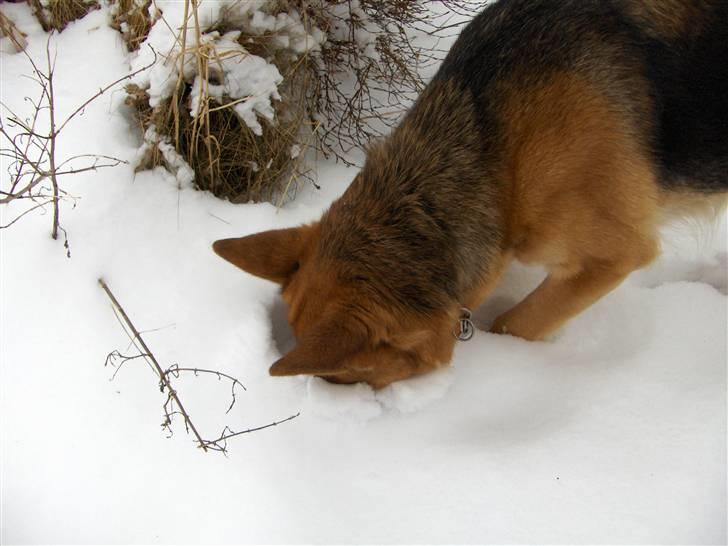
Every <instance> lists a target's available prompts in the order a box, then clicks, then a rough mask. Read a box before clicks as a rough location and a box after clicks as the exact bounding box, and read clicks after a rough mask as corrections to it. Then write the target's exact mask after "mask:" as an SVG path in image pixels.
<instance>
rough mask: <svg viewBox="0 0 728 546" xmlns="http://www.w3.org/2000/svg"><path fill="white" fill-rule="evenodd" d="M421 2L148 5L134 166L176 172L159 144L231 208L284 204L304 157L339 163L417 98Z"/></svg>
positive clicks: (135, 100) (136, 94) (135, 95)
mask: <svg viewBox="0 0 728 546" xmlns="http://www.w3.org/2000/svg"><path fill="white" fill-rule="evenodd" d="M124 1H125V2H126V3H127V4H128V3H129V2H130V1H131V0H124ZM135 1H137V2H138V5H136V9H140V6H142V5H143V4H141V3H140V2H141V0H135ZM424 4H426V2H422V1H420V0H395V1H389V2H384V1H382V0H346V1H344V0H306V1H304V0H247V1H245V2H240V1H238V0H220V1H214V2H212V1H209V2H207V1H204V0H202V1H200V2H198V3H196V4H193V3H192V2H191V1H190V0H186V1H184V2H180V1H175V0H162V1H158V2H155V3H154V6H155V8H156V9H159V10H161V13H162V15H161V18H160V19H159V20H158V21H157V22H156V23H155V24H154V25H153V26H152V27H151V30H150V31H149V33H148V36H147V37H146V39H145V40H144V41H143V43H141V45H140V47H139V50H138V52H137V53H136V55H135V57H134V59H133V61H132V70H137V69H139V68H141V67H143V66H146V65H148V64H150V63H154V65H153V67H152V68H151V69H150V70H148V71H145V72H143V73H142V74H140V75H139V76H138V77H137V78H136V79H135V81H134V83H133V85H131V86H129V88H128V90H127V91H128V93H129V96H130V99H129V101H128V102H129V104H131V105H132V106H134V107H135V108H136V111H137V113H138V116H139V118H140V121H141V124H142V127H143V128H144V129H145V130H147V129H148V128H149V127H150V126H154V127H155V131H151V132H150V131H147V132H146V136H147V137H149V136H152V137H154V139H155V140H151V141H150V140H149V138H147V139H146V143H145V148H144V151H145V153H144V154H142V156H141V157H142V161H141V163H140V168H146V167H152V166H156V165H160V164H162V165H164V166H166V167H167V168H169V169H170V170H171V171H173V172H178V169H176V167H175V165H171V164H170V163H169V161H167V157H166V155H165V154H164V153H162V152H161V150H159V149H158V148H159V146H158V143H159V142H171V143H172V144H173V145H174V147H175V150H176V152H177V153H178V155H179V156H180V157H181V158H183V159H184V160H185V161H186V162H187V163H188V165H189V167H190V168H191V169H192V171H193V172H194V182H195V185H196V187H198V188H200V189H205V190H210V191H212V192H213V193H214V194H215V195H217V196H219V197H223V198H227V199H230V200H232V201H234V202H246V201H249V200H255V201H258V200H272V199H283V198H285V197H289V196H290V195H292V193H293V192H294V191H295V189H296V180H297V179H298V178H299V177H300V176H301V175H302V174H304V173H303V168H302V163H303V160H304V159H305V155H306V153H305V152H306V151H307V150H308V149H309V148H311V147H315V148H316V149H318V150H320V151H322V152H323V153H324V154H325V155H328V154H330V153H333V154H335V155H336V156H337V157H339V158H341V159H344V160H346V154H347V152H348V151H350V150H351V149H354V148H359V147H361V146H362V145H364V144H366V143H367V142H368V141H369V140H370V139H372V138H374V137H376V136H379V135H380V134H382V132H384V130H385V129H386V128H387V126H389V125H391V124H393V123H394V122H396V120H397V118H398V116H397V114H399V113H401V112H402V111H403V108H404V104H405V103H406V102H407V100H409V99H410V98H413V97H414V95H415V94H416V92H417V91H419V90H420V89H421V87H422V85H421V80H420V78H419V73H418V70H419V69H420V68H421V67H422V65H423V64H426V62H428V60H432V58H433V53H432V52H431V51H429V50H424V49H420V48H418V47H416V46H415V45H413V43H412V39H411V37H410V35H409V34H408V33H409V32H410V31H413V30H415V29H416V28H419V27H426V26H427V25H433V21H434V19H433V15H432V14H431V12H430V11H428V10H427V9H425V8H424ZM444 4H445V5H459V2H458V1H450V2H444ZM478 4H479V3H478V2H474V3H471V5H470V6H469V7H468V9H470V10H474V9H476V8H477V7H478V6H477V5H478ZM130 5H132V4H130ZM150 9H151V8H150ZM119 10H120V13H122V12H123V10H121V8H119ZM154 16H156V15H152V14H150V18H151V17H154ZM120 28H121V30H122V32H123V28H122V27H120ZM419 29H420V30H422V28H419ZM155 59H156V62H155ZM162 136H165V137H168V139H169V140H165V139H161V137H162ZM167 155H168V154H167ZM181 176H182V177H183V178H185V177H186V174H185V173H183V174H182V175H181Z"/></svg>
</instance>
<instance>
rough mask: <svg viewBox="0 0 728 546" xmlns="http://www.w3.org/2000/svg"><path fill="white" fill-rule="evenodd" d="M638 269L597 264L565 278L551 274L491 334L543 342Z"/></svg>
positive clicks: (499, 322)
mask: <svg viewBox="0 0 728 546" xmlns="http://www.w3.org/2000/svg"><path fill="white" fill-rule="evenodd" d="M638 267H639V265H634V266H630V265H627V264H624V263H620V264H605V263H598V264H594V265H592V266H589V267H584V268H582V269H581V270H580V271H579V272H578V273H575V274H572V275H570V276H568V277H561V276H558V275H555V274H553V273H552V274H550V275H549V276H548V277H547V278H546V279H545V280H544V281H543V283H541V285H539V287H538V288H536V289H535V290H534V291H533V292H531V294H529V295H528V296H527V297H526V298H525V299H524V300H523V301H521V302H520V303H519V304H518V305H516V306H515V307H514V308H513V309H511V310H510V311H508V312H506V313H504V314H503V315H501V316H500V317H498V318H497V319H496V320H495V322H494V323H493V326H492V328H491V332H495V333H499V334H511V335H514V336H518V337H522V338H524V339H528V340H539V339H543V338H544V337H546V336H548V335H549V334H551V333H552V332H554V331H555V330H557V329H558V328H559V327H560V326H562V325H563V324H564V323H565V322H566V321H568V320H569V319H570V318H572V317H574V316H575V315H577V314H579V313H580V312H582V311H583V310H584V309H586V308H587V307H589V306H590V305H592V304H593V303H594V302H596V301H597V300H598V299H599V298H601V297H602V296H604V295H605V294H607V293H608V292H610V291H611V290H613V289H614V288H616V287H617V286H618V285H619V284H620V283H621V282H622V281H623V280H624V279H625V277H627V275H629V273H630V272H631V271H633V270H634V269H637V268H638Z"/></svg>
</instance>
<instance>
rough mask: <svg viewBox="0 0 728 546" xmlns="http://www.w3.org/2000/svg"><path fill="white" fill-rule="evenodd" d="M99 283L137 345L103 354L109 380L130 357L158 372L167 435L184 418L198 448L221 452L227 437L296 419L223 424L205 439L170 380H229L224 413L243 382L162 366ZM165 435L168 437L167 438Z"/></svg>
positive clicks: (215, 372) (200, 370)
mask: <svg viewBox="0 0 728 546" xmlns="http://www.w3.org/2000/svg"><path fill="white" fill-rule="evenodd" d="M98 282H99V285H100V286H101V288H102V289H103V290H104V292H105V293H106V295H107V296H108V298H109V300H110V301H111V303H112V305H113V309H114V313H115V314H116V316H117V318H118V319H119V321H120V323H121V324H122V327H123V328H124V330H125V331H126V333H127V335H128V336H129V338H130V340H131V344H132V345H133V346H134V347H135V348H136V350H137V352H138V354H134V355H125V354H122V353H121V352H119V351H112V352H111V353H109V355H108V356H107V357H106V362H105V364H104V365H105V366H112V367H113V368H115V369H114V373H113V375H112V377H111V379H112V380H113V379H115V378H116V375H117V374H118V373H119V370H120V369H121V368H122V366H123V365H124V364H126V363H127V362H131V361H133V360H143V361H145V362H146V363H147V364H148V365H149V366H150V368H151V369H152V370H153V371H154V373H155V374H156V375H157V377H158V379H159V389H160V391H161V392H162V393H165V394H166V399H165V401H164V403H163V405H162V410H163V414H164V419H163V421H162V428H164V429H165V430H167V432H168V433H169V436H171V435H172V433H173V430H172V420H173V418H174V416H175V415H180V416H182V419H183V421H184V426H185V430H186V431H187V432H188V433H189V432H190V431H191V432H192V434H193V435H194V437H195V441H196V443H197V446H198V447H199V448H201V449H202V450H203V451H208V450H212V451H220V452H222V453H226V452H227V440H228V439H230V438H233V437H236V436H240V435H243V434H249V433H251V432H257V431H259V430H264V429H266V428H270V427H274V426H277V425H279V424H281V423H285V422H287V421H291V420H292V419H295V418H296V417H298V416H299V415H300V413H296V414H294V415H291V416H290V417H287V418H285V419H282V420H280V421H274V422H271V423H268V424H265V425H261V426H257V427H253V428H248V429H245V430H241V431H237V432H236V431H234V430H233V429H231V428H230V427H229V426H227V425H226V426H225V427H224V428H223V430H222V432H221V433H220V435H219V436H218V437H217V438H215V439H212V440H206V439H204V438H203V437H202V436H201V435H200V433H199V432H198V429H197V427H196V426H195V424H194V423H193V421H192V418H191V417H190V415H189V413H188V412H187V410H186V409H185V407H184V405H183V404H182V400H181V399H180V396H179V393H178V392H177V390H176V389H175V388H174V386H173V384H172V381H171V379H172V378H179V376H180V374H181V373H192V374H194V375H195V376H199V375H201V374H208V375H213V376H215V377H217V379H218V380H227V381H229V382H230V397H231V402H230V405H229V406H228V409H227V411H226V412H225V413H226V414H227V413H229V412H230V410H231V409H232V408H233V406H234V405H235V402H236V393H235V389H236V387H240V388H241V389H243V390H244V391H246V390H247V389H246V388H245V385H243V384H242V383H241V382H240V381H239V380H238V379H236V378H235V377H233V376H231V375H229V374H226V373H223V372H220V371H218V370H210V369H205V368H183V367H180V366H179V365H177V364H173V365H172V366H169V367H168V368H166V369H165V368H163V367H162V366H161V365H160V364H159V361H158V360H157V358H156V357H155V356H154V353H152V351H151V350H150V349H149V346H148V345H147V344H146V342H145V341H144V339H143V338H142V335H141V333H140V331H139V330H138V329H137V328H136V326H134V323H132V321H131V319H130V318H129V315H128V314H127V313H126V311H125V310H124V308H123V307H122V305H121V303H119V300H117V299H116V296H114V294H113V292H112V291H111V289H110V288H109V286H108V285H107V284H106V282H105V281H104V280H103V279H99V281H98ZM169 436H168V437H169Z"/></svg>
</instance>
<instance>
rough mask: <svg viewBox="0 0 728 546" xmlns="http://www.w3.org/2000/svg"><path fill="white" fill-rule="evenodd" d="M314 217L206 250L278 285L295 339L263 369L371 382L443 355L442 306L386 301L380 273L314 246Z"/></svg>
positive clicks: (426, 367)
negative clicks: (423, 309)
mask: <svg viewBox="0 0 728 546" xmlns="http://www.w3.org/2000/svg"><path fill="white" fill-rule="evenodd" d="M320 240H321V224H319V223H316V224H313V225H307V226H301V227H298V228H291V229H281V230H273V231H266V232H263V233H257V234H254V235H250V236H247V237H242V238H238V239H223V240H220V241H216V242H215V243H214V245H213V249H214V251H215V252H216V253H217V254H218V255H219V256H221V257H222V258H224V259H225V260H227V261H229V262H231V263H232V264H234V265H236V266H237V267H239V268H241V269H243V270H244V271H247V272H248V273H251V274H253V275H256V276H258V277H262V278H264V279H268V280H270V281H273V282H276V283H278V284H280V285H281V288H282V295H283V299H284V300H285V301H286V303H287V304H288V322H289V323H290V325H291V327H292V329H293V332H294V334H295V335H296V339H297V345H296V348H295V349H293V350H292V351H291V352H290V353H288V354H287V355H285V356H284V357H283V358H281V359H280V360H278V361H277V362H276V363H274V364H273V365H272V366H271V368H270V373H271V375H276V376H285V375H303V374H307V375H317V376H320V377H323V378H324V379H327V380H329V381H332V382H335V383H356V382H366V383H369V384H370V385H372V386H373V387H375V388H381V387H384V386H386V385H388V384H390V383H392V382H393V381H397V380H400V379H405V378H407V377H410V376H413V375H417V374H421V373H425V372H428V371H430V370H432V369H434V368H436V367H438V366H440V365H442V364H444V363H447V362H448V361H449V360H450V357H451V355H452V350H453V346H454V339H453V336H452V333H451V332H452V327H453V324H454V322H455V319H454V317H453V316H451V314H450V313H446V312H442V313H429V314H427V315H425V316H423V315H422V314H417V313H412V312H408V311H407V310H406V309H403V308H402V306H397V305H392V304H390V303H388V301H387V298H386V287H387V280H386V279H382V278H376V279H375V278H372V275H371V273H370V272H366V271H361V270H358V268H357V267H356V266H354V265H352V264H351V263H347V262H346V261H343V260H336V259H332V258H330V257H327V256H325V255H324V254H323V253H322V252H320V248H319V247H320V244H319V243H320Z"/></svg>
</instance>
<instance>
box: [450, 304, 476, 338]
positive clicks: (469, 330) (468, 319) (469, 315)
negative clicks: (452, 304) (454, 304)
mask: <svg viewBox="0 0 728 546" xmlns="http://www.w3.org/2000/svg"><path fill="white" fill-rule="evenodd" d="M452 335H453V336H454V337H455V339H457V340H458V341H470V340H471V339H473V336H474V335H475V325H474V324H473V312H472V311H471V310H470V309H468V308H467V307H461V308H460V318H459V319H458V324H457V326H456V327H455V330H453V332H452Z"/></svg>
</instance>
